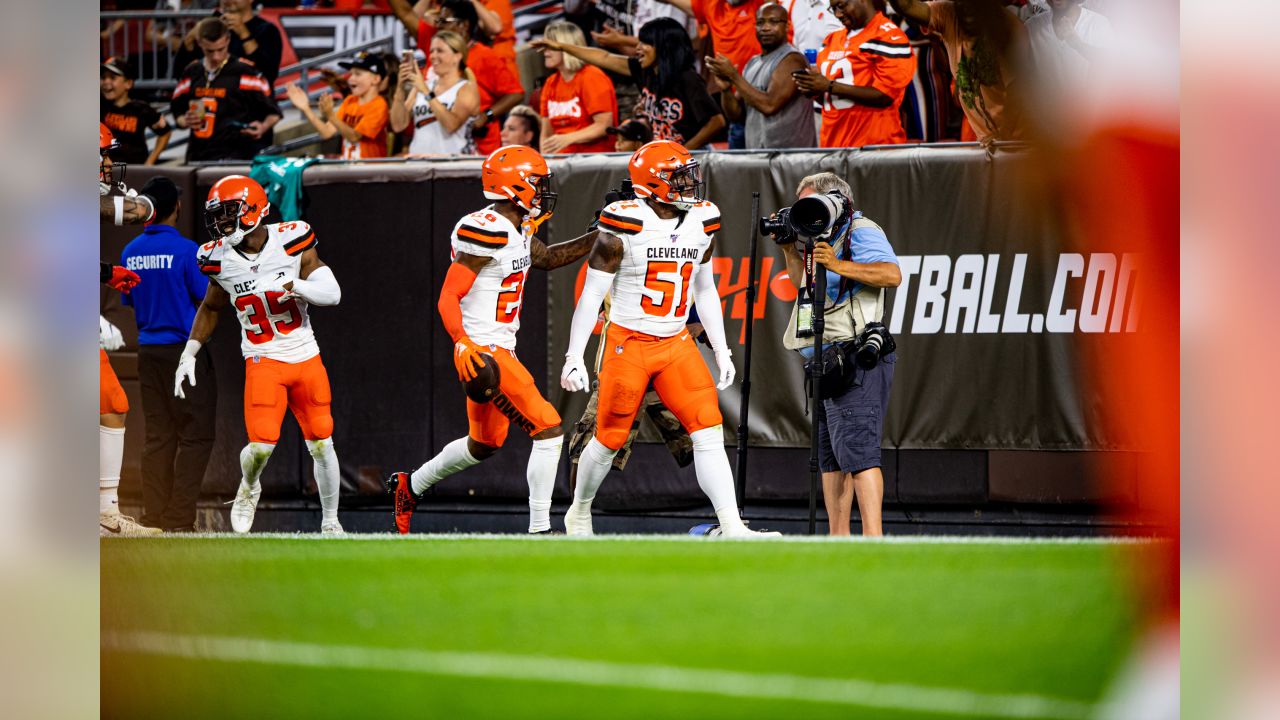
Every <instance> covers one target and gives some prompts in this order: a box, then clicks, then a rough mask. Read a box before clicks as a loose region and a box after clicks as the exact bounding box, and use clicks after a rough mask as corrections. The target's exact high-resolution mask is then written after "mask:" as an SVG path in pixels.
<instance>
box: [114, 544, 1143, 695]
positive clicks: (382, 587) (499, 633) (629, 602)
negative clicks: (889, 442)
mask: <svg viewBox="0 0 1280 720" xmlns="http://www.w3.org/2000/svg"><path fill="white" fill-rule="evenodd" d="M1142 553H1143V546H1141V545H1133V544H1112V543H1098V542H1035V541H1032V542H972V543H965V542H941V543H940V542H917V541H909V540H899V541H894V542H716V541H710V540H705V539H692V538H690V539H669V540H656V539H598V540H588V541H578V540H576V539H575V540H570V539H567V538H532V539H526V538H492V537H491V538H430V537H414V538H405V539H401V538H386V539H381V540H375V539H367V538H366V539H355V538H352V539H331V538H315V537H311V538H308V537H299V538H294V537H236V538H230V537H207V538H198V537H197V538H158V539H128V540H123V539H120V540H116V539H112V540H106V541H103V543H102V573H101V577H102V581H101V608H102V610H101V612H102V632H103V650H102V709H103V717H122V718H123V717H129V718H150V717H156V718H159V717H184V718H205V717H208V718H214V717H217V718H227V717H237V718H240V717H244V718H252V717H264V718H266V717H269V718H289V717H305V718H328V717H332V718H340V717H341V718H359V717H372V716H375V715H377V716H384V717H385V716H399V717H440V718H462V717H494V718H513V717H520V718H524V717H547V718H552V717H554V718H573V717H592V718H595V717H608V718H656V717H735V718H755V717H759V718H770V717H787V718H791V717H804V718H826V717H832V718H835V717H841V718H849V717H874V718H934V717H948V716H956V717H960V716H963V717H975V716H978V717H981V716H984V715H986V714H988V713H990V714H991V715H1001V714H1003V715H1006V716H1017V715H1020V714H1026V715H1027V716H1032V717H1051V716H1055V714H1057V715H1058V716H1072V715H1076V716H1079V715H1080V714H1082V713H1078V712H1075V711H1074V710H1072V708H1073V707H1080V708H1087V707H1088V704H1091V703H1093V702H1095V701H1096V700H1097V699H1098V698H1099V696H1100V694H1101V693H1102V692H1103V690H1104V686H1105V683H1106V680H1107V679H1108V678H1109V676H1110V675H1111V673H1112V672H1113V670H1114V669H1115V667H1116V666H1117V664H1118V663H1119V662H1120V660H1121V658H1122V657H1123V654H1124V652H1125V651H1126V650H1127V647H1128V644H1129V642H1130V640H1131V637H1132V632H1133V629H1132V625H1133V618H1132V610H1131V602H1130V599H1129V598H1128V596H1127V592H1126V585H1125V579H1124V577H1125V576H1124V567H1125V564H1126V563H1128V562H1133V561H1140V557H1135V556H1140V555H1141V554H1142ZM139 636H146V637H148V638H153V639H154V638H159V641H158V642H160V643H161V645H163V644H164V643H166V642H170V641H172V642H174V643H178V644H180V643H181V642H182V641H181V638H186V637H190V636H213V637H215V638H224V639H225V638H231V639H233V640H231V641H230V642H229V643H228V642H227V641H222V646H224V647H226V646H231V647H239V646H240V645H244V646H246V647H248V646H249V645H250V644H251V643H250V642H248V640H251V639H261V640H266V641H270V642H269V643H268V644H265V645H262V646H260V647H258V649H257V650H256V651H254V652H246V653H243V654H242V653H239V652H232V653H231V654H230V655H226V654H223V655H218V654H213V655H200V654H199V653H196V655H197V656H196V657H192V656H191V653H187V654H185V655H184V654H183V653H180V652H167V651H165V650H164V649H163V647H162V648H161V649H160V650H156V649H155V648H151V649H140V648H139V647H137V646H136V645H130V644H129V642H128V639H129V638H136V637H139ZM121 638H123V639H124V641H121ZM174 638H176V639H174ZM236 639H244V640H236ZM316 645H319V646H324V647H325V648H328V647H337V648H341V647H345V646H358V649H360V653H358V654H357V655H356V657H370V656H372V657H378V654H379V653H380V652H385V654H386V655H387V656H388V657H392V656H396V655H395V653H396V651H397V650H401V651H408V652H411V653H419V654H422V655H424V656H425V657H427V658H428V661H429V662H435V663H445V664H446V665H448V663H450V662H453V660H452V658H454V657H455V656H454V655H451V654H450V653H463V654H466V657H464V658H463V659H462V660H461V661H458V662H460V663H461V665H460V667H461V666H465V665H466V663H467V662H471V660H470V659H469V658H474V657H479V658H480V659H481V660H480V661H482V663H489V664H488V665H486V667H488V668H489V669H487V670H483V671H481V672H478V673H476V672H470V671H466V670H459V671H457V672H455V671H453V670H452V668H447V669H444V670H439V669H437V670H435V671H433V670H430V669H429V668H428V669H427V670H423V669H422V668H417V669H414V668H407V669H401V670H397V669H395V668H396V667H399V666H395V665H394V663H391V665H393V666H394V667H386V665H388V664H389V663H386V662H383V663H378V665H380V666H367V667H366V666H362V665H361V662H360V661H358V660H357V661H354V662H342V663H335V664H330V663H329V662H328V661H327V660H326V659H325V658H327V657H329V655H328V654H326V653H318V652H317V649H316V648H314V646H316ZM336 652H339V653H340V652H341V650H340V649H339V650H338V651H336ZM276 653H278V655H277V654H276ZM309 653H310V655H309ZM361 653H363V654H361ZM370 654H372V655H370ZM311 655H314V656H315V657H316V658H318V659H314V660H312V659H310V658H311ZM300 657H301V658H302V659H299V658H300ZM492 658H497V660H494V661H493V662H490V660H491V659H492ZM508 659H511V662H508ZM544 659H545V661H544ZM577 660H584V661H591V662H589V663H588V665H591V663H595V665H592V667H596V665H598V666H599V667H602V668H604V669H605V671H606V672H605V674H606V675H607V677H608V679H606V680H604V681H601V682H594V683H593V682H591V681H587V680H583V679H582V678H575V677H571V676H569V675H573V674H574V673H573V672H569V673H567V674H566V676H565V677H563V681H560V680H557V679H554V678H546V677H534V678H530V677H529V676H528V675H521V674H520V673H519V672H515V673H514V674H511V675H506V674H504V673H505V671H504V668H509V667H512V666H513V665H512V663H514V667H526V666H530V664H532V666H536V667H544V668H545V667H552V668H554V667H558V666H556V665H555V663H556V662H558V661H577ZM495 663H496V664H495ZM546 663H551V664H550V665H546ZM637 666H639V667H640V670H635V671H634V672H633V670H632V668H635V667H637ZM654 667H657V668H660V669H661V668H672V667H674V668H685V669H690V670H692V671H694V673H693V676H692V677H693V680H692V681H691V682H690V683H686V684H685V685H681V684H680V683H677V686H676V687H675V688H671V687H666V686H662V687H657V688H655V687H654V686H653V685H652V684H651V683H647V681H646V679H645V678H651V677H657V676H661V677H665V676H663V675H661V670H657V671H655V670H652V668H654ZM646 668H647V669H646ZM589 669H590V668H589ZM699 669H702V670H706V671H730V672H729V677H727V678H725V679H724V683H728V685H730V686H732V687H734V688H738V689H737V690H734V691H733V692H728V693H725V692H722V691H721V690H720V689H719V688H720V687H721V686H722V685H723V684H724V683H720V680H721V678H720V676H719V675H716V674H715V673H714V672H712V673H709V674H706V675H700V674H698V673H697V670H699ZM778 674H783V675H786V676H788V677H798V678H800V679H801V680H803V681H805V682H809V681H810V680H813V681H815V682H818V683H822V682H824V679H827V680H825V681H835V682H837V683H838V682H840V681H842V680H852V681H856V682H857V683H859V684H858V686H857V687H858V688H861V689H856V688H855V690H856V692H853V695H854V696H855V697H854V698H853V699H852V700H850V699H849V698H848V697H845V698H844V699H842V700H839V701H831V699H830V698H827V699H826V700H824V701H809V700H804V699H802V697H803V693H804V688H805V687H809V686H808V685H804V684H801V685H798V686H796V687H797V688H798V689H797V690H795V691H794V692H792V693H791V695H788V693H787V692H784V693H782V694H781V695H778V694H777V693H771V692H769V691H768V689H767V688H768V687H769V685H768V678H769V677H771V676H774V675H778ZM632 677H634V682H632V681H631V678H632ZM704 677H706V678H709V680H708V684H707V687H706V688H705V690H703V689H701V688H700V687H698V683H699V682H701V678H704ZM718 683H719V684H718ZM690 684H692V685H693V686H694V687H688V685H690ZM913 688H915V689H916V690H913ZM934 689H949V690H954V691H958V694H957V695H955V697H954V707H952V705H949V704H948V703H949V702H950V700H946V699H947V698H950V697H951V696H947V695H943V696H939V697H942V698H944V702H943V706H944V707H946V708H948V709H949V710H953V711H954V712H947V711H943V712H938V711H937V710H938V709H939V708H938V707H936V704H935V706H934V707H933V708H932V709H930V707H929V705H928V703H925V704H924V705H923V706H922V705H921V704H919V703H917V702H916V701H915V699H916V698H926V697H929V696H930V695H929V693H931V692H933V691H934ZM789 692H790V691H789ZM1023 694H1031V695H1035V696H1044V697H1045V698H1048V699H1049V700H1051V701H1052V702H1050V703H1049V704H1048V705H1032V706H1030V707H1031V710H1029V711H1027V710H1026V709H1025V707H1024V709H1023V710H1018V709H1017V707H1018V706H1016V703H1014V702H1013V701H1012V700H1010V699H1009V696H1010V695H1023ZM862 696H865V697H866V703H865V704H863V703H861V702H860V701H859V700H858V697H862ZM970 701H972V702H970ZM1058 701H1061V702H1058ZM1011 703H1012V704H1011ZM1054 703H1057V704H1054ZM1055 707H1056V708H1059V709H1060V710H1061V708H1064V707H1065V708H1066V710H1061V712H1060V713H1055V711H1054V710H1053V708H1055ZM1046 708H1047V709H1046ZM997 711H999V712H997Z"/></svg>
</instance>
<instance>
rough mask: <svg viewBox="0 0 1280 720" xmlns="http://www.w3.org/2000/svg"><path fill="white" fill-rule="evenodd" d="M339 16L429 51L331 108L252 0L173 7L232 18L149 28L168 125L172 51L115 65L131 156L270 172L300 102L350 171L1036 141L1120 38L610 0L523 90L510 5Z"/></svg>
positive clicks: (932, 5) (1016, 11)
mask: <svg viewBox="0 0 1280 720" xmlns="http://www.w3.org/2000/svg"><path fill="white" fill-rule="evenodd" d="M266 4H267V5H272V4H275V5H279V3H266ZM285 4H286V5H288V6H293V5H294V3H292V2H290V3H285ZM109 5H110V6H114V5H116V3H105V2H104V3H103V7H104V9H108V6H109ZM328 5H330V6H332V7H334V8H348V7H358V6H361V5H364V6H368V7H372V8H378V9H383V10H385V11H387V12H389V13H391V14H393V15H394V16H395V17H396V18H398V19H399V20H400V22H401V24H402V25H403V26H404V28H405V29H406V30H407V31H408V33H409V37H410V38H412V39H413V40H414V42H415V43H416V45H417V47H418V52H417V53H416V54H415V53H413V52H409V51H406V52H405V53H403V54H402V55H399V56H397V55H394V54H392V53H377V54H366V53H361V54H360V55H359V57H354V58H350V59H349V60H348V61H346V62H342V63H340V65H341V68H342V70H343V71H344V73H343V74H341V75H339V74H338V73H336V72H335V71H333V70H332V69H326V70H325V72H324V76H325V81H326V83H327V88H326V89H325V91H321V92H320V93H319V95H318V96H316V95H315V90H316V87H314V86H313V87H312V88H302V87H299V86H298V85H297V84H296V83H294V82H290V83H286V84H284V85H283V87H281V86H280V84H279V83H278V82H277V77H278V75H279V73H280V63H281V53H282V46H283V39H282V36H281V33H280V30H279V28H278V27H277V26H276V25H274V24H273V23H271V22H268V21H267V20H264V19H263V18H261V17H259V15H258V12H257V10H256V9H255V8H254V6H253V4H252V3H251V1H250V0H220V1H219V2H217V3H214V2H210V1H208V0H204V1H202V0H194V1H192V2H185V1H180V0H165V1H162V2H160V3H159V9H185V10H190V9H197V10H198V9H209V10H210V11H211V13H212V14H211V15H210V17H209V18H207V19H205V20H202V21H200V22H198V23H196V24H195V25H194V26H193V27H191V28H190V29H189V30H188V31H186V32H181V33H180V32H179V30H180V28H175V26H174V23H168V24H165V23H160V22H151V23H148V24H147V27H146V36H147V37H148V38H154V39H155V40H156V41H157V42H159V43H162V44H163V45H164V46H166V47H167V48H169V49H170V50H172V51H174V53H175V54H174V55H173V61H172V68H171V69H170V70H171V71H170V73H169V74H170V75H171V76H172V77H173V78H175V80H176V82H177V85H176V87H175V89H174V90H173V91H172V95H171V98H170V102H169V107H168V108H167V110H168V112H167V113H162V112H157V110H156V109H155V108H154V107H153V106H151V105H150V104H148V103H146V102H142V101H140V100H138V99H136V98H134V97H133V96H131V90H132V83H133V81H134V80H135V79H136V78H137V77H138V72H137V70H136V69H135V68H136V67H138V66H139V64H138V63H140V62H145V63H148V65H147V66H148V67H151V66H154V65H155V64H156V61H155V59H154V58H147V57H139V58H131V57H108V58H106V59H105V60H104V61H103V64H102V69H101V77H102V99H101V116H100V118H99V119H100V120H101V121H102V122H103V123H104V124H106V125H107V126H108V127H109V128H110V129H111V130H112V131H113V133H115V134H116V136H117V137H118V138H119V141H120V148H119V150H117V151H114V152H116V153H118V157H116V158H115V159H116V160H117V161H126V162H135V163H137V162H146V163H148V164H153V163H155V162H157V161H159V159H160V156H161V153H163V151H164V149H165V147H166V146H167V145H168V144H169V142H170V138H171V132H170V131H171V129H172V127H173V126H177V127H179V128H182V129H186V130H189V131H190V137H189V138H188V140H187V148H186V152H185V160H186V161H187V162H193V161H201V160H225V159H250V158H252V157H254V155H256V154H258V153H261V152H262V151H264V150H266V149H268V148H270V147H272V144H273V142H274V130H275V128H276V126H277V124H278V123H279V122H280V121H281V119H282V118H283V117H284V113H283V112H282V111H281V103H280V101H283V100H285V99H286V98H287V99H288V101H289V102H290V103H291V104H292V105H293V106H294V107H296V108H297V109H298V111H299V112H300V114H301V120H302V122H304V123H309V124H310V125H312V126H313V129H314V131H315V132H316V133H317V134H318V135H319V136H320V138H322V139H329V138H333V137H335V136H339V137H340V138H341V145H340V146H336V147H335V148H334V149H333V154H334V155H336V156H339V157H342V158H345V159H350V160H360V159H369V158H379V157H388V156H408V157H435V156H447V155H479V156H485V155H487V154H488V153H490V152H492V151H493V150H494V149H495V148H497V147H498V146H499V145H500V144H501V143H503V142H504V140H503V135H504V134H507V133H508V132H511V133H516V134H518V136H519V137H520V138H521V139H522V142H525V143H530V144H531V145H533V146H534V147H536V148H537V149H539V150H540V151H541V152H543V153H546V154H557V153H561V154H568V153H591V152H610V151H613V150H614V142H613V141H612V139H611V137H610V135H611V133H612V134H617V132H618V128H620V127H621V126H622V124H623V123H625V122H629V121H635V122H638V123H642V124H643V125H644V126H645V127H646V132H647V133H649V134H651V136H652V137H653V138H655V139H670V140H675V141H677V142H680V143H681V144H683V145H685V146H686V147H688V148H690V149H698V148H707V147H718V148H726V147H727V148H731V149H732V148H753V149H760V148H797V147H799V148H803V147H824V148H835V147H839V148H856V147H865V146H873V145H894V144H902V143H908V142H938V141H953V140H954V141H978V142H982V143H990V142H993V141H998V140H1018V139H1023V138H1026V137H1028V133H1029V131H1030V128H1031V126H1032V125H1031V123H1032V120H1033V118H1032V117H1031V116H1030V115H1029V113H1032V112H1034V109H1035V108H1046V107H1048V108H1052V107H1053V101H1054V100H1055V98H1058V97H1062V96H1064V95H1067V94H1069V93H1070V92H1081V91H1086V92H1087V89H1088V87H1089V83H1090V78H1091V76H1092V75H1093V74H1094V72H1095V71H1094V69H1093V67H1092V64H1093V63H1094V61H1095V60H1096V59H1097V57H1098V54H1099V52H1100V51H1101V50H1102V49H1104V48H1106V47H1107V46H1109V45H1110V44H1111V43H1112V42H1113V36H1112V32H1111V28H1110V24H1109V22H1108V21H1107V19H1106V16H1105V15H1104V14H1102V13H1100V12H1098V11H1097V10H1095V9H1093V8H1094V7H1095V6H1099V5H1101V6H1102V9H1103V10H1104V11H1105V0H929V1H925V0H830V2H827V0H782V2H768V1H766V0H739V1H738V2H733V1H732V0H595V1H593V2H590V3H587V2H567V3H565V6H564V9H565V13H564V17H563V18H562V19H559V20H555V21H553V22H551V23H550V24H548V25H547V26H546V27H545V28H544V30H543V32H542V34H541V35H540V36H538V37H535V38H532V39H531V41H530V42H529V43H528V47H529V48H531V49H533V50H536V51H538V52H541V54H542V63H541V64H542V72H541V73H540V77H538V78H532V79H531V78H526V79H525V80H526V81H528V82H525V83H522V79H521V73H520V68H519V65H518V64H517V56H516V37H515V19H514V15H513V12H512V6H511V2H510V0H419V1H418V2H416V3H414V4H411V3H410V0H378V1H377V2H366V3H359V2H355V3H328ZM114 27H115V25H114V24H111V25H108V27H106V28H104V29H103V33H104V37H106V36H107V35H109V34H110V33H112V32H114V31H115V30H114V29H113V28H114ZM419 58H421V60H420V59H419ZM526 67H527V66H526ZM526 87H528V88H531V92H528V93H526V91H525V88H526ZM308 90H311V91H312V92H311V95H310V96H309V95H308V92H307V91H308ZM1075 97H1079V96H1078V95H1076V96H1075ZM312 98H314V100H313V99H312ZM517 107H520V108H521V109H520V111H519V112H518V113H514V114H515V115H516V116H517V120H516V121H515V122H514V123H513V124H512V127H511V129H510V130H509V131H508V129H507V123H508V120H509V119H510V117H511V116H512V115H513V111H514V110H515V109H516V108H517ZM1040 115H1041V117H1040V118H1034V119H1036V120H1043V123H1041V124H1042V125H1044V124H1047V125H1049V126H1051V125H1052V123H1053V117H1052V116H1053V112H1052V110H1049V111H1047V112H1042V113H1041V114H1040ZM535 116H536V117H535ZM147 128H149V129H150V130H151V131H152V132H153V133H154V134H155V138H156V139H155V140H154V145H153V147H150V148H149V147H148V146H147V144H146V140H145V139H144V137H145V135H144V133H145V131H146V129H147Z"/></svg>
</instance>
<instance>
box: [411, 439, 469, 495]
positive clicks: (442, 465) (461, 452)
mask: <svg viewBox="0 0 1280 720" xmlns="http://www.w3.org/2000/svg"><path fill="white" fill-rule="evenodd" d="M479 464H480V461H479V460H477V459H475V458H474V457H472V455H471V451H470V450H468V449H467V438H465V437H460V438H458V439H457V440H454V441H453V442H451V443H449V444H448V445H445V446H444V449H443V450H441V451H440V452H439V453H437V454H436V456H435V457H433V458H431V459H430V460H428V461H426V462H425V463H423V464H422V467H420V468H418V469H417V470H414V471H413V475H412V476H410V480H411V481H412V482H410V485H409V486H410V488H411V489H412V490H413V494H414V495H421V494H422V493H424V492H426V491H427V488H429V487H431V486H432V485H435V484H436V483H438V482H440V481H441V480H443V479H445V478H447V477H449V476H450V475H452V474H454V473H456V472H461V471H463V470H466V469H467V468H469V467H471V466H473V465H479Z"/></svg>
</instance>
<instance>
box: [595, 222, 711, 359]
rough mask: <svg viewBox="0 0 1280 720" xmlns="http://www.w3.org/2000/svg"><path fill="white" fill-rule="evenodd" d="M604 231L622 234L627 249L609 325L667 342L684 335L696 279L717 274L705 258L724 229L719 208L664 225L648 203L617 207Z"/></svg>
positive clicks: (615, 286)
mask: <svg viewBox="0 0 1280 720" xmlns="http://www.w3.org/2000/svg"><path fill="white" fill-rule="evenodd" d="M600 229H602V230H605V231H607V232H609V233H612V234H613V235H616V236H617V237H618V238H619V239H621V240H622V246H623V253H622V264H621V265H619V266H618V272H617V273H616V274H615V275H614V277H613V291H612V294H613V302H612V303H611V304H610V306H609V322H611V323H613V324H615V325H619V326H621V327H624V328H626V329H628V330H634V331H636V332H642V333H645V334H646V335H653V336H656V337H664V338H666V337H672V336H673V335H675V334H677V333H679V332H681V331H683V330H684V326H685V323H687V322H688V320H689V295H690V293H691V290H690V286H691V285H693V274H694V273H696V272H711V266H710V265H705V266H704V265H703V264H702V257H703V255H705V254H706V252H707V248H708V247H710V246H711V237H712V235H714V234H715V232H716V231H717V230H719V229H720V210H719V208H717V207H716V206H715V205H714V204H712V203H709V202H700V203H698V204H696V205H694V206H693V207H691V208H689V210H688V212H686V213H684V214H683V215H678V216H676V217H674V218H671V219H669V220H664V219H662V218H660V217H658V216H657V214H656V213H654V212H653V209H652V208H650V207H649V205H648V204H647V203H645V202H642V201H637V200H627V201H623V202H615V203H612V204H610V205H608V206H606V207H605V209H604V210H602V211H600Z"/></svg>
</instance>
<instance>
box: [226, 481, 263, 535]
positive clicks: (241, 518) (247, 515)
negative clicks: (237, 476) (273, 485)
mask: <svg viewBox="0 0 1280 720" xmlns="http://www.w3.org/2000/svg"><path fill="white" fill-rule="evenodd" d="M261 494H262V485H261V484H259V485H258V489H257V490H250V489H249V486H248V485H245V484H244V481H241V482H240V489H239V490H237V491H236V499H235V500H232V501H231V503H230V504H231V529H232V530H235V531H236V532H238V533H247V532H249V528H251V527H253V514H254V513H255V512H257V510H258V496H259V495H261Z"/></svg>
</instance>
